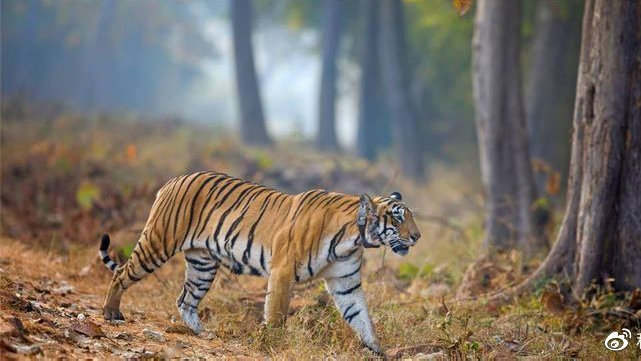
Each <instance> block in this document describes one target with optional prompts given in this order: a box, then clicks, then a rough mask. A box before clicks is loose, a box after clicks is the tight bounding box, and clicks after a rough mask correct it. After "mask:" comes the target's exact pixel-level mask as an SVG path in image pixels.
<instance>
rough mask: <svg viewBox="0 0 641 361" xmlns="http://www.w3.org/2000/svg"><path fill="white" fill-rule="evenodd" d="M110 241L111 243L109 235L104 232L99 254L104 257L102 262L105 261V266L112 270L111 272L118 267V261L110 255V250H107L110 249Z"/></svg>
mask: <svg viewBox="0 0 641 361" xmlns="http://www.w3.org/2000/svg"><path fill="white" fill-rule="evenodd" d="M109 243H111V240H110V239H109V235H108V234H103V235H102V238H101V239H100V249H99V250H98V254H99V255H100V258H101V259H102V263H104V264H105V266H106V267H107V268H109V269H110V270H111V272H114V271H115V270H116V268H117V267H118V263H116V262H115V261H114V260H112V259H111V257H109V252H107V250H109Z"/></svg>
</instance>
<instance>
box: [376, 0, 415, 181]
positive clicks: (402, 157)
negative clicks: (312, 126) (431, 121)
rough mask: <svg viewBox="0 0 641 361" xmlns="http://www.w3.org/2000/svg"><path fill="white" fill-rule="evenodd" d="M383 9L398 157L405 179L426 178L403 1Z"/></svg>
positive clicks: (385, 68)
mask: <svg viewBox="0 0 641 361" xmlns="http://www.w3.org/2000/svg"><path fill="white" fill-rule="evenodd" d="M381 6H382V14H381V15H382V27H381V49H380V50H381V60H382V74H383V83H384V88H385V91H386V94H387V95H386V97H387V101H388V103H389V108H390V113H391V116H392V119H393V122H392V124H393V125H392V127H393V136H394V144H395V146H396V156H397V159H398V162H399V164H400V166H401V169H402V170H403V172H404V173H405V175H406V176H408V177H410V178H413V179H415V180H421V179H423V178H424V176H425V174H424V166H423V155H422V152H421V147H420V133H419V127H418V116H417V113H416V111H415V109H414V106H413V104H412V101H411V98H410V92H409V82H408V78H407V73H406V69H407V60H406V58H407V45H406V43H405V17H404V14H403V3H402V2H401V1H400V0H385V1H382V2H381Z"/></svg>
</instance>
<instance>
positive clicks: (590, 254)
mask: <svg viewBox="0 0 641 361" xmlns="http://www.w3.org/2000/svg"><path fill="white" fill-rule="evenodd" d="M639 54H641V2H639V1H627V0H612V1H595V0H588V1H587V2H586V3H585V11H584V16H583V35H582V41H581V56H580V61H579V78H578V81H577V90H576V101H575V104H574V106H575V109H574V121H573V132H572V156H571V161H570V177H569V180H568V194H567V203H566V210H565V216H564V218H563V223H562V225H561V229H560V231H559V234H558V237H557V241H556V244H555V245H554V247H553V249H552V250H551V251H550V254H549V255H548V257H547V258H546V260H545V261H544V262H543V264H541V266H540V267H539V269H538V270H537V271H536V272H535V273H534V274H532V275H531V276H530V277H529V278H528V279H527V280H526V281H525V282H524V283H523V284H521V285H520V286H518V287H517V288H516V289H515V290H512V291H511V292H515V293H521V292H523V291H526V290H529V289H532V287H534V286H535V285H536V284H538V283H537V282H538V280H540V279H542V278H549V277H559V278H563V279H566V280H568V279H569V280H570V282H571V284H572V290H573V292H574V295H575V296H576V297H581V296H582V295H583V292H584V291H585V290H586V289H587V288H588V286H590V284H591V283H592V282H593V281H596V282H597V283H599V284H603V283H608V282H609V281H608V279H609V278H610V277H612V278H614V284H613V286H614V288H615V289H618V290H630V289H634V288H637V287H641V272H639V270H641V243H639V239H641V221H640V219H641V218H640V217H639V215H641V193H639V184H641V107H640V106H639V104H641V63H640V61H639ZM503 296H504V294H502V295H500V297H503ZM496 298H499V296H497V297H496Z"/></svg>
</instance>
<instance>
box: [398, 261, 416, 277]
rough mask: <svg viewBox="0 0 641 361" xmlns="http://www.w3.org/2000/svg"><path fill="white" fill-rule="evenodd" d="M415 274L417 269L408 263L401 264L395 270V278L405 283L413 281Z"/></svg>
mask: <svg viewBox="0 0 641 361" xmlns="http://www.w3.org/2000/svg"><path fill="white" fill-rule="evenodd" d="M417 274H418V267H416V266H415V265H413V264H411V263H409V262H405V263H401V264H400V265H399V266H398V269H397V270H396V277H398V278H399V279H401V280H405V281H411V280H413V279H414V278H416V275H417Z"/></svg>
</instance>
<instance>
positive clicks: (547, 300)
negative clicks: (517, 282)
mask: <svg viewBox="0 0 641 361" xmlns="http://www.w3.org/2000/svg"><path fill="white" fill-rule="evenodd" d="M541 304H542V305H543V307H544V308H545V310H546V311H548V312H550V313H553V314H555V315H559V314H562V313H563V312H564V311H565V304H564V302H563V295H561V293H560V292H559V290H558V289H556V290H552V289H546V290H545V291H543V294H542V295H541Z"/></svg>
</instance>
